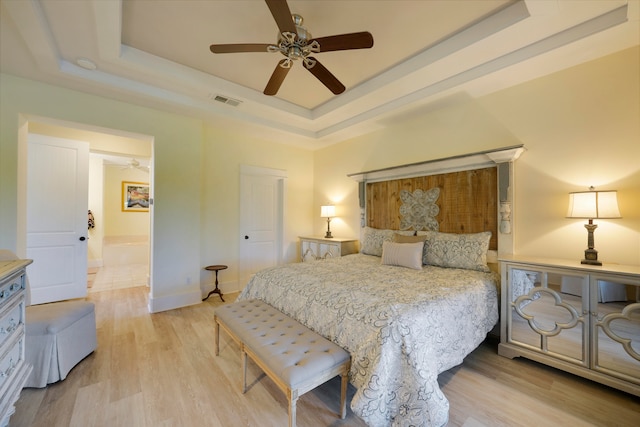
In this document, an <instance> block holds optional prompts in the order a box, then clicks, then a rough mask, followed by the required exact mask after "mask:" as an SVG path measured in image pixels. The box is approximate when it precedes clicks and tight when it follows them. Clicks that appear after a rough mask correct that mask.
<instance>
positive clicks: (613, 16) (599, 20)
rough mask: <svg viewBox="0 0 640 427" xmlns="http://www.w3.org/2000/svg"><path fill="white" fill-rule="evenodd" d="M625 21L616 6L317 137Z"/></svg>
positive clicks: (623, 10) (622, 11) (624, 11)
mask: <svg viewBox="0 0 640 427" xmlns="http://www.w3.org/2000/svg"><path fill="white" fill-rule="evenodd" d="M626 21H627V5H624V6H620V7H618V8H617V9H614V10H612V11H610V12H607V13H605V14H603V15H600V16H598V17H596V18H593V19H590V20H588V21H586V22H583V23H581V24H578V25H575V26H574V27H571V28H569V29H567V30H564V31H561V32H559V33H557V34H554V35H552V36H549V37H547V38H545V39H543V40H540V41H538V42H535V43H532V44H530V45H528V46H526V47H524V48H521V49H518V50H516V51H513V52H511V53H508V54H506V55H503V56H500V57H498V58H496V59H493V60H491V61H488V62H485V63H483V64H480V65H478V66H476V67H473V68H470V69H468V70H466V71H463V72H461V73H458V74H456V75H453V76H451V77H449V78H446V79H444V80H440V81H438V82H436V83H434V84H431V85H429V86H427V87H425V88H423V89H421V90H418V91H415V92H412V93H410V94H408V95H405V96H403V97H400V98H397V99H394V100H392V101H390V102H387V103H385V104H382V105H379V106H377V107H376V108H373V109H371V110H369V111H367V112H365V113H362V114H359V115H356V116H353V117H350V118H349V119H347V120H344V121H342V122H340V123H336V124H334V125H332V126H330V127H327V128H325V129H323V130H322V131H319V132H318V136H319V137H323V136H326V135H330V134H331V133H333V132H336V131H338V130H341V129H344V128H346V127H349V126H353V125H354V124H355V123H357V122H359V121H364V120H368V119H372V118H374V117H377V116H380V115H382V114H384V113H387V112H389V111H392V110H395V109H398V108H401V107H404V106H407V105H409V104H411V103H414V102H417V101H420V100H422V99H424V98H427V97H430V96H433V95H436V94H438V93H441V92H443V91H445V90H448V89H452V88H454V87H456V86H460V85H462V84H464V83H467V82H470V81H472V80H474V79H477V78H480V77H483V76H486V75H488V74H490V73H493V72H495V71H498V70H501V69H504V68H506V67H509V66H511V65H514V64H517V63H519V62H522V61H524V60H526V59H530V58H533V57H535V56H538V55H542V54H544V53H546V52H548V51H551V50H553V49H556V48H559V47H562V46H564V45H566V44H569V43H572V42H575V41H577V40H580V39H583V38H585V37H588V36H590V35H593V34H596V33H598V32H600V31H603V30H605V29H607V28H611V27H613V26H615V25H619V24H622V23H624V22H626Z"/></svg>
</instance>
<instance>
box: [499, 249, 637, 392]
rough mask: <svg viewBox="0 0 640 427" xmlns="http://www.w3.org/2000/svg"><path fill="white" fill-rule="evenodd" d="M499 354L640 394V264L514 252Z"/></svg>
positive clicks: (505, 262) (505, 270) (506, 267)
mask: <svg viewBox="0 0 640 427" xmlns="http://www.w3.org/2000/svg"><path fill="white" fill-rule="evenodd" d="M500 265H501V272H502V280H501V286H502V293H501V298H502V302H501V307H502V312H501V331H500V344H499V348H498V353H499V354H500V355H502V356H506V357H509V358H514V357H518V356H522V357H526V358H529V359H532V360H535V361H538V362H541V363H544V364H547V365H550V366H554V367H556V368H559V369H563V370H565V371H568V372H571V373H573V374H577V375H581V376H583V377H586V378H589V379H591V380H594V381H598V382H601V383H603V384H606V385H609V386H611V387H615V388H618V389H620V390H623V391H626V392H628V393H632V394H634V395H637V396H640V266H624V265H617V264H604V265H602V266H592V265H583V264H580V262H579V261H571V260H557V259H543V258H531V257H523V256H509V257H502V258H500Z"/></svg>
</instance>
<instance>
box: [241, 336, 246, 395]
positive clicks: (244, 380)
mask: <svg viewBox="0 0 640 427" xmlns="http://www.w3.org/2000/svg"><path fill="white" fill-rule="evenodd" d="M246 392H247V352H246V351H244V346H243V347H242V394H245V393H246Z"/></svg>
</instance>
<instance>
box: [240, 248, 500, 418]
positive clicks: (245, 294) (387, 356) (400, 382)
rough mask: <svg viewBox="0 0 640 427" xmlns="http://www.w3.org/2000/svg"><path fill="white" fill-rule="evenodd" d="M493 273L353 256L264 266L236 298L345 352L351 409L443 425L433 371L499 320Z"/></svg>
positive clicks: (444, 410)
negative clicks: (266, 308) (259, 304)
mask: <svg viewBox="0 0 640 427" xmlns="http://www.w3.org/2000/svg"><path fill="white" fill-rule="evenodd" d="M498 280H499V277H498V275H497V274H493V273H482V272H478V271H470V270H458V269H450V268H439V267H430V266H424V267H423V269H422V270H421V271H420V270H412V269H408V268H403V267H394V266H386V265H381V263H380V258H379V257H374V256H369V255H362V254H354V255H348V256H345V257H342V258H335V259H327V260H323V261H316V262H308V263H297V264H289V265H285V266H281V267H275V268H270V269H266V270H263V271H261V272H259V273H257V274H256V275H255V276H254V277H253V278H252V279H251V281H250V282H249V283H248V284H247V286H246V287H245V289H244V290H243V291H242V293H241V294H240V296H239V297H238V300H242V299H252V298H257V299H261V300H263V301H265V302H267V303H268V304H270V305H272V306H273V307H275V308H277V309H279V310H280V311H282V312H283V313H285V314H287V315H289V316H290V317H292V318H294V319H296V320H298V321H299V322H301V323H303V324H305V325H307V326H308V327H309V328H311V329H313V330H314V331H316V332H318V333H319V334H321V335H323V336H325V337H327V338H328V339H330V340H332V341H333V342H335V343H336V344H338V345H339V346H341V347H342V348H344V349H345V350H347V351H349V352H350V353H351V356H352V366H351V372H350V382H351V383H352V384H353V385H354V386H355V387H356V388H357V392H356V394H355V396H354V397H353V399H352V401H351V409H352V410H353V411H354V413H356V414H357V415H358V416H360V417H361V418H362V419H363V420H364V421H365V422H366V423H367V424H368V425H369V426H372V427H377V426H385V427H386V426H409V425H413V426H443V425H445V424H446V423H447V421H448V415H449V402H448V400H447V398H446V397H445V396H444V394H443V393H442V391H441V390H440V387H439V385H438V381H437V379H438V374H439V373H441V372H443V371H446V370H447V369H450V368H452V367H453V366H456V365H458V364H460V363H462V360H463V358H464V357H465V356H466V355H467V354H469V353H470V352H471V351H473V350H474V349H475V348H476V347H477V346H478V345H479V344H480V343H481V342H482V341H483V340H484V339H485V337H486V334H487V333H488V332H489V331H490V330H491V329H492V327H493V326H494V325H495V324H496V322H497V321H498V297H497V295H498V294H497V284H498Z"/></svg>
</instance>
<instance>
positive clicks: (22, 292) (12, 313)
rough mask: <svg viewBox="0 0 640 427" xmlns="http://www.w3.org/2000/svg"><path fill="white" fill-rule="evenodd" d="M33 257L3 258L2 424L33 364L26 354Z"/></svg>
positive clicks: (0, 306)
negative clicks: (28, 269)
mask: <svg viewBox="0 0 640 427" xmlns="http://www.w3.org/2000/svg"><path fill="white" fill-rule="evenodd" d="M31 262H32V261H31V260H30V259H23V260H15V261H0V426H2V427H4V426H6V425H8V423H9V418H10V417H11V415H12V414H13V413H14V411H15V406H14V405H15V402H16V401H17V400H18V398H19V397H20V391H21V390H22V387H23V386H24V384H25V382H26V381H27V378H28V377H29V374H30V373H31V366H29V365H28V364H27V363H26V361H25V358H24V349H25V329H24V316H25V306H26V292H27V291H26V285H27V282H26V280H27V279H26V273H25V269H26V267H27V265H29V264H31Z"/></svg>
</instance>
